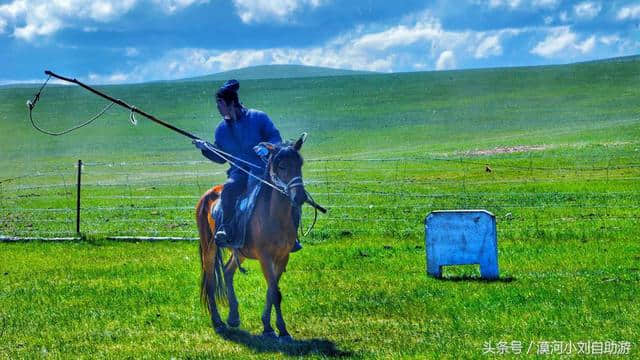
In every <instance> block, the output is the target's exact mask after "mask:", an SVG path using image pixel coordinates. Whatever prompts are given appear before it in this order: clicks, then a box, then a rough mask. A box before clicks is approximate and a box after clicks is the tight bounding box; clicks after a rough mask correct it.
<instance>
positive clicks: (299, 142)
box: [293, 132, 307, 151]
mask: <svg viewBox="0 0 640 360" xmlns="http://www.w3.org/2000/svg"><path fill="white" fill-rule="evenodd" d="M306 140H307V133H306V132H303V133H302V135H300V139H298V140H297V141H296V143H295V144H293V148H294V149H296V151H300V148H302V144H304V142H305V141H306Z"/></svg>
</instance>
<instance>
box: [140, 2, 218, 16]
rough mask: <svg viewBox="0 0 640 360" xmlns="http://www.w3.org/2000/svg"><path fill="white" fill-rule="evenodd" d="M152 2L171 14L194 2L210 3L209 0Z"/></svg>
mask: <svg viewBox="0 0 640 360" xmlns="http://www.w3.org/2000/svg"><path fill="white" fill-rule="evenodd" d="M152 2H153V4H155V5H157V6H160V8H161V9H162V10H163V11H164V12H166V13H169V14H171V13H174V12H176V11H180V10H182V9H184V8H187V7H189V6H191V5H194V4H196V5H197V4H205V3H208V2H209V0H152Z"/></svg>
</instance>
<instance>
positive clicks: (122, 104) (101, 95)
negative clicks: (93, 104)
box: [44, 70, 201, 140]
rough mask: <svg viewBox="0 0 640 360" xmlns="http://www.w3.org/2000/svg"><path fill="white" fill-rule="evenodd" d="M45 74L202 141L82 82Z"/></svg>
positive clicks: (51, 73) (52, 73) (50, 73)
mask: <svg viewBox="0 0 640 360" xmlns="http://www.w3.org/2000/svg"><path fill="white" fill-rule="evenodd" d="M44 73H45V74H46V75H49V76H52V77H54V78H56V79H60V80H62V81H66V82H70V83H74V84H76V85H80V86H82V87H83V88H85V89H87V90H89V91H91V92H92V93H94V94H96V95H98V96H100V97H103V98H105V99H107V100H109V101H111V102H114V103H116V104H118V105H120V106H122V107H124V108H127V109H129V110H130V111H131V112H134V113H136V114H140V115H142V116H144V117H146V118H147V119H149V120H151V121H153V122H155V123H158V124H160V125H162V126H164V127H166V128H169V129H171V130H173V131H175V132H177V133H180V134H182V135H184V136H187V137H189V138H191V139H194V140H201V139H200V138H199V137H197V136H195V135H193V134H191V133H190V132H188V131H185V130H182V129H180V128H177V127H175V126H173V125H171V124H169V123H168V122H165V121H163V120H160V119H158V118H157V117H155V116H153V115H151V114H149V113H146V112H144V111H142V110H140V109H138V108H137V107H135V106H131V105H129V104H127V103H126V102H124V101H122V100H120V99H116V98H113V97H111V96H109V95H107V94H105V93H103V92H101V91H99V90H96V89H94V88H92V87H91V86H89V85H86V84H84V83H82V82H80V81H78V80H76V79H70V78H67V77H64V76H60V75H58V74H56V73H54V72H52V71H49V70H45V72H44Z"/></svg>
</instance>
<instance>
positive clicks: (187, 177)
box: [0, 61, 640, 358]
mask: <svg viewBox="0 0 640 360" xmlns="http://www.w3.org/2000/svg"><path fill="white" fill-rule="evenodd" d="M53 70H55V69H53ZM65 75H68V74H65ZM639 80H640V62H638V61H628V62H599V63H589V64H575V65H565V66H550V67H533V68H509V69H487V70H470V71H450V72H435V73H434V72H429V73H406V74H367V75H354V76H340V77H314V78H298V79H276V80H251V81H249V80H248V81H243V82H242V87H241V93H240V95H241V99H242V100H243V101H244V102H245V104H247V105H248V106H250V107H255V108H258V109H263V110H265V111H266V112H267V113H268V114H269V115H270V116H271V117H272V119H273V120H274V122H276V124H277V125H278V126H279V127H280V129H281V131H282V133H283V135H284V136H285V137H287V138H294V137H296V136H297V135H298V134H299V133H300V132H302V131H308V132H309V133H310V136H309V140H308V142H307V144H306V145H305V147H304V148H303V153H304V155H305V157H306V162H305V167H304V175H305V181H306V183H307V185H306V186H307V188H308V190H309V191H311V193H312V194H313V195H314V197H315V198H316V200H317V201H318V202H319V203H321V204H323V205H326V206H327V207H328V208H329V209H330V211H329V214H327V215H324V216H320V219H319V220H318V223H317V225H316V227H315V229H314V231H313V232H312V234H311V235H310V236H309V237H307V238H304V239H303V240H302V241H303V244H304V245H305V249H304V250H303V251H301V252H299V253H297V254H295V255H294V256H293V257H292V259H291V261H290V264H289V267H288V271H287V273H286V274H285V275H284V277H283V281H282V282H281V286H282V292H283V295H284V302H283V311H284V315H285V319H286V320H287V321H288V324H289V328H290V331H291V332H292V335H293V336H294V338H296V339H297V341H296V342H295V343H294V344H292V345H289V346H281V345H279V344H277V343H270V342H265V341H262V340H261V339H260V338H259V337H257V336H256V335H255V334H258V333H259V331H260V330H261V322H260V319H259V316H260V312H261V308H262V306H263V301H264V295H265V290H266V287H265V285H264V281H263V279H262V275H261V273H260V271H259V267H258V266H257V264H253V263H250V264H248V269H249V273H248V275H247V276H239V277H238V279H237V282H236V284H237V292H238V297H239V300H240V303H241V308H240V313H241V317H242V321H243V324H242V327H241V330H237V331H233V332H231V333H229V334H227V335H226V336H225V337H220V336H218V335H216V334H215V333H213V331H212V330H211V329H210V327H209V324H208V318H207V316H206V315H205V313H204V311H203V310H202V309H201V307H200V304H199V297H198V289H197V287H198V281H199V280H198V278H199V270H198V267H199V263H198V256H197V245H196V244H195V243H192V242H160V243H144V242H143V243H121V242H111V241H108V240H105V238H106V237H107V236H112V235H144V236H182V237H194V236H196V235H197V232H196V228H195V223H194V221H193V206H194V204H195V202H196V201H197V199H198V197H199V196H200V194H201V193H202V192H203V191H204V190H206V189H207V188H208V187H210V186H211V185H213V184H214V183H217V182H220V181H223V180H224V170H225V167H221V166H217V165H213V164H210V163H207V162H206V161H203V158H202V157H201V156H200V154H199V152H197V151H195V150H194V149H193V147H192V145H191V144H190V142H189V141H188V140H187V139H185V138H182V137H180V136H178V135H175V134H173V133H170V132H169V131H167V130H166V129H164V128H161V127H159V126H158V125H156V124H153V123H150V122H148V121H145V120H143V119H139V124H138V126H136V127H132V126H131V125H129V124H128V120H127V118H128V113H126V112H124V111H122V110H111V111H109V112H108V113H107V114H106V115H105V116H104V117H103V118H101V119H99V120H98V121H97V122H96V123H94V124H92V125H90V126H89V127H86V128H83V129H81V130H79V131H77V132H75V133H72V134H70V135H68V136H63V137H48V136H45V135H42V134H40V133H37V132H35V131H34V130H33V129H32V128H31V126H30V124H29V122H28V119H27V118H26V109H25V107H24V103H25V101H26V100H27V99H28V98H29V97H31V96H32V95H33V92H34V89H28V88H0V133H1V134H3V135H2V141H1V142H0V152H1V153H2V157H1V158H0V168H1V169H2V175H0V181H1V183H0V191H1V193H0V214H1V215H2V217H1V219H0V235H7V236H43V237H52V236H72V235H74V231H75V223H74V220H75V216H74V206H75V183H74V182H75V172H76V169H75V168H74V165H75V163H76V161H77V159H82V160H83V161H84V162H85V163H86V166H85V167H84V169H83V183H84V184H85V185H84V186H83V190H82V195H83V223H82V231H83V234H84V236H85V239H86V240H84V241H80V242H72V243H63V244H51V243H43V242H31V243H11V244H7V243H4V244H3V243H0V279H1V281H0V340H1V341H0V357H6V358H22V357H40V356H43V355H50V356H53V357H56V358H69V357H87V358H95V357H106V358H122V357H135V358H139V357H150V358H170V357H175V358H211V357H226V358H241V357H257V358H262V357H266V358H272V357H274V356H284V357H286V356H298V355H299V356H306V355H308V356H314V357H334V356H352V357H360V358H371V357H380V358H397V357H407V358H413V357H427V358H436V357H440V358H482V357H485V356H488V355H485V354H484V352H486V350H487V346H488V345H492V346H493V347H495V346H496V345H497V344H498V343H499V342H507V343H509V344H512V341H515V342H519V343H521V345H522V348H523V349H522V354H520V356H525V353H526V352H527V351H529V352H530V353H535V352H536V351H537V350H538V349H539V347H540V346H541V345H540V344H541V343H544V342H545V341H549V342H553V341H556V342H558V341H562V342H564V343H565V346H566V344H567V343H568V342H572V344H573V346H574V349H573V354H572V356H578V357H580V356H581V355H582V354H577V353H576V351H577V349H576V348H575V346H577V343H579V342H587V341H592V342H593V341H595V342H602V343H604V342H605V341H616V342H629V343H630V352H629V353H630V356H631V357H637V356H638V355H637V354H638V349H637V346H638V341H637V340H638V335H637V334H638V333H640V320H638V319H640V307H639V306H638V305H637V304H636V299H637V298H638V295H639V291H638V282H639V281H640V264H639V261H640V243H639V242H638V235H639V233H640V232H639V230H638V225H637V224H638V220H639V218H640V205H639V204H640V185H639V184H640V182H638V180H639V179H640V140H639V139H640V114H639V110H640V109H639V108H638V105H637V104H638V102H637V99H638V97H639V95H640V89H638V88H637V84H638V81H639ZM216 84H217V83H215V82H168V83H152V84H139V85H128V86H104V87H101V88H102V89H103V90H104V91H106V92H108V93H111V94H114V96H115V97H118V98H121V99H123V100H125V101H127V102H129V103H132V104H135V105H136V106H137V107H139V108H141V109H143V110H145V111H148V112H151V113H153V114H155V115H157V116H158V117H160V118H162V119H164V120H167V121H169V122H171V123H175V124H177V125H178V126H180V127H183V128H185V129H187V130H189V131H191V132H194V133H196V134H198V135H200V136H203V137H206V138H210V137H211V134H212V132H213V128H214V126H215V124H216V123H217V121H218V120H217V116H216V114H215V107H214V104H213V102H212V93H213V90H214V89H215V86H216ZM104 105H105V104H104V103H103V102H101V100H100V99H97V98H96V97H94V96H91V95H89V94H87V93H86V92H85V91H83V90H81V89H78V88H74V87H61V86H51V87H48V88H47V89H46V90H45V92H44V93H43V96H42V100H41V103H39V104H38V107H37V108H36V111H35V112H34V118H35V119H36V121H38V122H39V123H40V124H41V125H42V126H45V127H47V128H49V129H56V130H60V129H63V128H66V127H70V126H72V125H74V124H76V123H79V122H81V121H83V120H85V119H87V118H89V117H90V116H91V115H92V114H94V113H96V112H97V111H99V110H100V109H101V108H102V107H103V106H104ZM488 170H490V171H488ZM457 208H467V209H469V208H482V209H487V210H489V211H491V212H493V213H494V214H495V215H496V217H497V221H498V236H499V253H500V258H499V261H500V268H501V279H500V281H497V282H484V281H480V280H479V279H478V278H477V276H478V269H477V267H476V266H459V267H452V268H446V269H445V277H446V278H445V279H444V280H436V279H432V278H428V277H426V275H425V265H426V264H425V254H424V251H425V250H424V240H423V236H424V226H423V225H422V222H423V220H424V217H425V216H426V214H428V213H429V212H430V211H433V210H441V209H457ZM311 217H312V213H311V212H310V211H309V210H308V209H307V210H306V212H305V217H304V222H305V224H306V225H309V222H310V220H311ZM529 347H531V349H529ZM512 355H513V354H512ZM530 355H532V354H530ZM489 356H500V355H499V354H493V355H489ZM552 356H560V355H559V354H558V353H557V352H556V353H555V355H552ZM563 357H564V355H563Z"/></svg>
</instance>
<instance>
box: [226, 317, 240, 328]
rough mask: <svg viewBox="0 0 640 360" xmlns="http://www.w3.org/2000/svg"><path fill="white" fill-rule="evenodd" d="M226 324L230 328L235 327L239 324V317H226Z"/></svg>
mask: <svg viewBox="0 0 640 360" xmlns="http://www.w3.org/2000/svg"><path fill="white" fill-rule="evenodd" d="M227 325H229V326H230V327H232V328H237V327H238V326H240V319H227Z"/></svg>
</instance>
